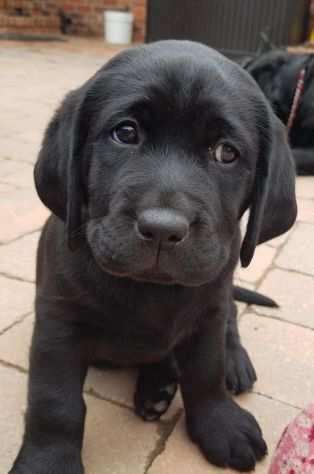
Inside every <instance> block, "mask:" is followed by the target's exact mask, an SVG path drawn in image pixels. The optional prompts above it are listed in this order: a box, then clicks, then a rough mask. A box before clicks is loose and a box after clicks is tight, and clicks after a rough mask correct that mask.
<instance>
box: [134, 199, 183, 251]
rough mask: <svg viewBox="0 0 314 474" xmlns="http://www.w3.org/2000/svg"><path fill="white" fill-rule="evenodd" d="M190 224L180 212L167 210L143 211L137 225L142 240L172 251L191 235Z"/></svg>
mask: <svg viewBox="0 0 314 474" xmlns="http://www.w3.org/2000/svg"><path fill="white" fill-rule="evenodd" d="M189 229H190V224H189V222H188V220H187V219H186V217H184V216H183V215H182V214H180V213H179V212H177V211H175V210H172V209H167V208H151V209H146V210H144V211H142V212H141V213H140V214H139V216H138V218H137V222H136V224H135V230H136V233H137V235H138V236H139V238H140V239H143V240H145V241H147V242H149V243H151V244H152V245H153V246H155V247H159V248H164V249H171V248H173V247H174V246H175V245H178V244H179V243H181V242H183V240H185V239H186V238H187V236H188V234H189Z"/></svg>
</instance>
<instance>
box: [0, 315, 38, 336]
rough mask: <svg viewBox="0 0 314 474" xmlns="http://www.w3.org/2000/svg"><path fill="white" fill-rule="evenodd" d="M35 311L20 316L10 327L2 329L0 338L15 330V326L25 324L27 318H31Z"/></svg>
mask: <svg viewBox="0 0 314 474" xmlns="http://www.w3.org/2000/svg"><path fill="white" fill-rule="evenodd" d="M33 312H34V310H31V311H28V312H27V313H24V314H23V315H22V316H20V317H19V318H18V319H16V320H15V321H14V322H13V323H12V324H10V325H9V326H7V327H5V328H4V329H1V331H0V336H3V334H5V333H6V332H8V331H9V330H10V329H12V328H14V327H15V326H18V325H19V324H21V323H23V321H25V319H26V318H28V317H29V316H31V315H32V314H33Z"/></svg>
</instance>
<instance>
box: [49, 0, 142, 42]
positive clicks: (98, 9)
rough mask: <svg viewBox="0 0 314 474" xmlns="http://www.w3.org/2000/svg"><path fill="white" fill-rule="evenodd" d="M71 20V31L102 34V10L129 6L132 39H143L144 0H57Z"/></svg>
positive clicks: (84, 33) (82, 33) (83, 33)
mask: <svg viewBox="0 0 314 474" xmlns="http://www.w3.org/2000/svg"><path fill="white" fill-rule="evenodd" d="M58 2H59V5H60V8H62V9H63V10H64V11H65V12H66V13H67V14H69V15H70V17H71V18H72V20H73V30H72V31H73V33H74V34H81V35H97V36H98V35H102V34H103V12H104V10H105V9H107V8H110V7H113V8H117V7H118V8H126V7H127V8H129V9H130V10H131V11H132V12H133V14H134V17H135V18H134V41H144V39H145V23H146V0H58Z"/></svg>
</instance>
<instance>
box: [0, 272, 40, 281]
mask: <svg viewBox="0 0 314 474" xmlns="http://www.w3.org/2000/svg"><path fill="white" fill-rule="evenodd" d="M0 275H1V276H3V277H5V278H9V280H17V281H22V282H24V283H33V284H34V283H35V280H28V279H27V278H22V277H19V276H17V275H12V274H11V273H7V272H0Z"/></svg>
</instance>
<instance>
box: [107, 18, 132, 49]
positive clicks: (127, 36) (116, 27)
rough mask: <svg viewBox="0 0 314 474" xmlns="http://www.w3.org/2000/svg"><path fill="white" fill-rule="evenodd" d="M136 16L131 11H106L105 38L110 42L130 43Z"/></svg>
mask: <svg viewBox="0 0 314 474" xmlns="http://www.w3.org/2000/svg"><path fill="white" fill-rule="evenodd" d="M133 19H134V16H133V14H132V13H130V12H120V11H113V10H108V11H106V12H104V24H105V40H106V41H107V42H108V43H115V44H129V43H131V41H132V32H133Z"/></svg>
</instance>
